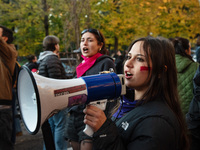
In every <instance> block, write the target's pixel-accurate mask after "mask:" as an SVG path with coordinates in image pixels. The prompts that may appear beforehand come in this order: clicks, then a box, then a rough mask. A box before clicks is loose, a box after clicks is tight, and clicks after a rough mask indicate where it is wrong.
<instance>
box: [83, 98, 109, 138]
mask: <svg viewBox="0 0 200 150" xmlns="http://www.w3.org/2000/svg"><path fill="white" fill-rule="evenodd" d="M106 104H107V99H102V100H98V101H93V102H90V103H89V104H88V105H94V106H96V107H98V108H100V109H101V110H105V109H106ZM83 132H84V133H85V134H87V135H88V136H90V137H92V136H93V133H94V131H93V130H92V128H91V127H90V126H89V125H87V124H86V126H85V129H84V130H83Z"/></svg>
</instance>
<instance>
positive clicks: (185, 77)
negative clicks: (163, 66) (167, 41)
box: [172, 37, 199, 114]
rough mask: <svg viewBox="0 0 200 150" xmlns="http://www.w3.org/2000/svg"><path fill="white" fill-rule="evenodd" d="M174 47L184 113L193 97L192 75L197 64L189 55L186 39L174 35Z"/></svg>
mask: <svg viewBox="0 0 200 150" xmlns="http://www.w3.org/2000/svg"><path fill="white" fill-rule="evenodd" d="M172 42H173V45H174V49H175V53H176V54H175V58H176V68H177V74H178V92H179V96H180V102H181V108H182V110H183V113H184V114H186V113H187V112H188V110H189V105H190V102H191V100H192V97H193V77H194V74H195V72H196V70H197V68H198V66H199V64H198V63H197V62H194V60H193V59H192V56H191V45H190V42H189V40H188V39H185V38H182V37H176V38H174V39H173V40H172Z"/></svg>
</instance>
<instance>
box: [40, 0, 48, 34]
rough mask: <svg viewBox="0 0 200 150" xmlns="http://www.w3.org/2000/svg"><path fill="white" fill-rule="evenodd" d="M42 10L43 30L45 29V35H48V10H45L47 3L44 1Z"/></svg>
mask: <svg viewBox="0 0 200 150" xmlns="http://www.w3.org/2000/svg"><path fill="white" fill-rule="evenodd" d="M42 6H43V7H42V8H43V11H44V20H43V22H44V29H45V35H46V36H47V35H49V20H48V13H47V12H48V8H47V2H46V0H42Z"/></svg>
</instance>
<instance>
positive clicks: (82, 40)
mask: <svg viewBox="0 0 200 150" xmlns="http://www.w3.org/2000/svg"><path fill="white" fill-rule="evenodd" d="M84 41H85V40H84V39H81V42H84ZM88 41H89V42H93V40H88Z"/></svg>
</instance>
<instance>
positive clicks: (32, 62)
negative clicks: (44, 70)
mask: <svg viewBox="0 0 200 150" xmlns="http://www.w3.org/2000/svg"><path fill="white" fill-rule="evenodd" d="M27 59H28V62H27V63H26V64H25V65H26V66H27V67H28V68H29V69H30V70H31V71H32V72H37V70H38V63H37V56H35V55H29V56H27Z"/></svg>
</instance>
